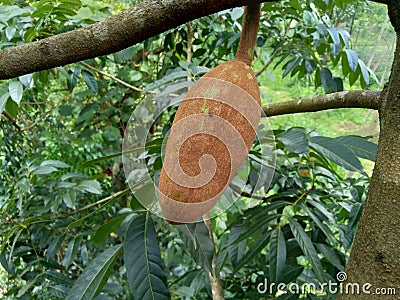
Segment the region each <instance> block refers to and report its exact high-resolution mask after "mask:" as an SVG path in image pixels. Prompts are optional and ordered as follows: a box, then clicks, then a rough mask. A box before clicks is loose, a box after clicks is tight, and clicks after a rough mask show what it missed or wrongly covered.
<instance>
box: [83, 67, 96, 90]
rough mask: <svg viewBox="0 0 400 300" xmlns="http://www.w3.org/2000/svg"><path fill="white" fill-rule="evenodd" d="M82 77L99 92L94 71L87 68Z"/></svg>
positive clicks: (90, 86)
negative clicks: (91, 71)
mask: <svg viewBox="0 0 400 300" xmlns="http://www.w3.org/2000/svg"><path fill="white" fill-rule="evenodd" d="M81 73H82V78H83V80H84V81H85V82H86V85H87V86H88V88H89V89H91V90H92V92H93V93H95V94H97V93H98V90H99V86H98V84H97V80H96V78H95V77H94V76H93V74H92V73H90V72H89V71H86V70H82V72H81Z"/></svg>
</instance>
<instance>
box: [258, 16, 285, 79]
mask: <svg viewBox="0 0 400 300" xmlns="http://www.w3.org/2000/svg"><path fill="white" fill-rule="evenodd" d="M292 21H293V19H291V20H290V21H289V23H288V25H287V26H286V29H285V33H284V35H283V37H282V41H283V42H284V41H285V40H286V38H287V36H288V34H289V30H290V27H291V25H292ZM282 50H283V45H280V46H279V47H278V48H276V49H275V51H274V53H273V54H272V56H271V57H270V59H269V61H268V62H267V63H266V64H265V66H264V67H263V68H262V69H261V70H260V71H258V72H257V73H256V77H258V76H260V75H261V74H262V73H264V72H265V70H266V69H268V68H269V66H270V65H271V64H272V63H273V61H274V60H275V58H276V57H277V56H278V54H279V53H280V52H281V51H282Z"/></svg>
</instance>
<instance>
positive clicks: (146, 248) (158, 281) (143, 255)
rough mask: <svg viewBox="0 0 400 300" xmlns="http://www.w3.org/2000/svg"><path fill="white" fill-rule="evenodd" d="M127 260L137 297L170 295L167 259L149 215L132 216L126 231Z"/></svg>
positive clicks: (131, 282)
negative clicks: (165, 264)
mask: <svg viewBox="0 0 400 300" xmlns="http://www.w3.org/2000/svg"><path fill="white" fill-rule="evenodd" d="M124 260H125V268H126V274H127V277H128V282H129V286H130V288H131V291H132V293H133V295H134V298H135V299H141V300H150V299H151V300H154V299H159V300H162V299H170V295H169V291H168V285H167V279H166V277H165V271H164V263H163V260H162V258H161V253H160V248H159V246H158V241H157V237H156V233H155V231H154V225H153V221H152V219H151V217H150V215H149V214H148V213H147V214H145V215H140V216H136V217H134V218H133V219H132V222H131V223H130V224H129V226H128V229H127V230H126V234H125V244H124Z"/></svg>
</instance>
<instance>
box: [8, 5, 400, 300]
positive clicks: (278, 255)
mask: <svg viewBox="0 0 400 300" xmlns="http://www.w3.org/2000/svg"><path fill="white" fill-rule="evenodd" d="M1 2H2V3H3V4H4V5H2V6H1V7H0V20H1V21H0V30H1V44H0V47H1V48H2V49H3V50H1V51H0V79H2V80H3V81H1V82H0V112H1V113H2V116H3V117H4V118H3V119H2V120H1V132H2V136H1V140H0V147H1V152H0V153H1V154H0V157H1V158H2V165H3V168H2V169H1V171H0V176H1V179H2V182H4V183H5V184H4V185H3V186H1V187H0V193H1V194H0V208H1V214H2V219H1V229H0V230H1V238H0V239H1V248H0V263H1V265H2V266H3V268H4V269H5V271H6V272H7V274H3V275H0V276H3V277H4V279H5V280H4V281H3V282H6V283H5V286H4V287H2V288H4V289H5V290H6V292H5V293H6V296H7V297H9V298H10V299H12V298H13V297H17V298H27V299H30V298H36V299H41V298H43V299H49V298H52V297H53V298H54V297H58V298H62V299H64V298H68V299H91V298H94V297H97V298H98V299H103V298H105V299H108V298H110V297H111V298H114V299H115V298H118V299H131V298H133V299H136V298H139V299H154V298H157V299H168V298H170V297H174V298H185V299H186V298H207V297H210V296H211V295H213V296H214V298H216V299H217V298H218V297H219V298H222V297H226V298H235V299H254V298H257V297H259V296H260V293H259V291H257V287H258V286H259V284H260V283H263V280H264V279H265V278H267V279H268V281H269V282H273V283H279V282H283V283H287V284H289V283H291V282H296V283H298V284H301V283H305V282H315V283H318V282H319V283H322V282H326V281H327V280H339V281H340V280H341V278H339V279H337V278H336V275H337V274H338V272H339V271H343V270H344V268H345V265H346V257H347V256H348V254H349V251H350V248H351V245H352V242H353V238H354V233H355V228H356V227H357V224H358V221H359V219H360V216H361V211H362V209H361V208H362V206H363V203H364V202H365V201H366V202H367V204H366V206H365V208H364V212H363V217H362V221H361V225H360V227H359V231H358V234H357V239H356V242H355V245H354V247H353V250H352V255H351V259H350V263H349V266H348V270H349V272H348V275H349V279H348V281H349V282H359V283H365V282H369V283H371V284H372V286H373V287H394V288H397V290H399V288H400V287H399V284H398V282H399V277H400V276H399V271H398V270H399V269H400V268H399V264H400V258H399V257H398V251H397V249H398V247H399V246H400V245H399V244H400V241H399V237H398V234H397V231H396V229H397V228H398V227H397V226H398V225H399V224H397V223H398V222H399V221H398V220H399V211H398V210H396V209H393V205H395V204H396V203H397V201H398V199H400V197H399V195H400V191H399V187H400V185H399V182H398V178H399V176H398V171H399V169H398V165H399V164H398V163H399V160H400V155H399V147H400V139H399V132H400V131H399V122H400V121H399V120H400V118H399V116H398V110H397V108H398V107H397V106H398V103H399V101H398V100H399V99H398V95H397V94H398V93H397V87H398V86H399V82H398V80H399V74H398V72H399V66H398V61H399V58H398V51H397V52H396V55H395V57H394V63H393V67H392V71H391V74H390V80H389V83H388V84H387V85H386V86H385V88H384V89H383V91H382V92H380V91H367V90H363V91H346V92H343V90H344V89H345V87H346V88H348V89H349V88H350V87H352V86H354V85H355V84H358V85H360V86H361V88H363V89H367V88H368V87H370V86H372V87H375V88H379V87H380V86H381V85H382V82H383V81H384V80H382V79H378V77H376V76H375V73H374V72H373V70H372V69H374V70H375V71H376V72H379V71H380V70H379V67H378V64H377V62H376V63H375V64H374V59H369V60H367V59H365V61H366V62H367V63H365V62H363V60H361V59H359V55H358V54H357V52H356V51H354V49H357V48H356V45H359V41H360V40H362V37H361V36H362V34H361V33H360V34H358V33H356V39H355V40H354V39H350V33H352V34H353V36H354V32H357V23H358V20H357V19H356V18H355V17H354V16H353V15H352V14H351V13H350V12H353V11H357V10H360V9H361V8H363V7H364V5H365V3H364V2H363V1H351V0H346V1H345V0H341V1H313V2H307V3H306V2H303V1H298V0H294V1H293V0H290V1H280V2H277V1H262V2H267V3H265V4H264V5H263V18H262V23H261V26H260V33H259V38H258V42H257V46H258V47H257V49H256V55H257V57H258V61H257V62H256V65H255V67H256V68H258V69H259V72H258V75H259V78H260V81H261V80H269V79H267V77H268V78H272V77H273V75H272V74H271V72H277V71H274V69H273V68H272V67H275V70H279V71H280V70H281V71H282V75H283V77H286V78H287V77H289V76H288V75H290V77H291V78H292V79H291V80H292V81H291V82H290V83H291V84H292V86H296V87H298V86H299V84H298V83H296V81H300V82H301V85H305V86H313V87H315V88H316V90H317V92H318V93H319V94H328V95H319V96H317V97H311V96H313V94H312V93H311V92H306V90H304V89H303V90H302V93H303V94H306V96H308V97H309V98H308V99H302V100H301V101H300V100H299V99H296V100H295V101H292V102H284V103H278V104H265V106H264V111H265V112H266V114H267V115H268V116H273V115H280V114H292V113H298V112H316V111H320V110H324V109H332V108H343V107H357V108H368V109H375V110H378V111H379V114H380V124H381V133H380V138H379V148H378V149H377V148H376V146H375V145H374V144H372V143H371V142H368V141H367V140H366V139H365V138H360V137H354V136H342V137H335V138H328V137H323V136H318V135H317V134H316V133H315V132H313V131H310V130H307V129H303V128H284V127H281V128H274V135H275V136H276V144H275V148H276V151H275V153H276V167H275V171H276V176H274V178H271V185H270V188H269V187H266V186H265V187H264V186H261V187H260V186H257V184H256V182H257V179H258V178H260V176H263V175H265V174H263V173H260V170H262V164H263V163H265V161H267V162H273V160H271V161H269V160H268V159H269V158H266V157H264V156H263V153H262V151H261V149H262V141H260V140H256V142H255V143H254V145H253V149H252V151H251V154H250V156H249V158H248V162H247V164H245V165H244V167H243V169H242V170H241V172H239V174H238V176H237V178H235V180H234V182H233V184H232V185H231V188H230V189H228V192H227V194H226V195H225V196H224V197H233V198H234V197H236V196H238V195H240V197H241V199H242V200H241V201H238V202H236V203H235V205H234V206H232V207H231V208H230V209H229V210H227V211H226V212H224V213H223V214H221V215H220V216H218V217H217V218H215V219H212V221H211V223H207V222H206V223H197V224H191V225H185V226H177V227H170V226H167V225H166V222H165V221H163V220H161V219H158V218H155V217H152V216H151V215H150V214H149V213H147V212H146V211H145V210H144V209H143V207H142V206H141V204H140V203H139V202H138V201H137V199H136V197H135V196H134V195H132V194H131V192H130V189H129V188H128V187H127V182H126V180H125V176H124V173H123V170H122V165H121V163H122V160H121V153H120V149H121V143H122V134H123V133H124V131H125V128H126V126H127V125H128V121H129V117H130V115H131V114H132V112H133V111H135V112H136V117H138V118H139V117H140V118H142V119H143V122H145V123H146V124H147V123H149V125H151V126H150V128H151V130H150V135H148V136H147V138H148V142H147V143H146V146H145V149H142V150H141V151H142V152H143V156H144V157H145V158H146V160H145V164H144V165H143V164H142V165H138V167H137V168H136V170H139V171H140V170H144V169H146V170H148V171H149V173H150V175H151V176H154V177H157V174H158V173H159V170H160V168H161V163H162V160H161V153H162V151H161V149H162V140H163V138H164V136H165V134H166V132H167V131H168V130H169V128H170V125H171V122H172V120H173V117H174V113H175V110H176V106H175V105H170V106H169V108H168V109H167V110H165V111H164V112H163V114H162V115H160V116H158V117H157V118H155V117H156V116H154V115H153V114H152V113H153V112H154V111H155V108H154V107H157V106H158V105H165V104H166V103H170V104H174V103H175V104H176V103H177V101H179V99H181V98H182V97H183V95H184V93H185V92H186V90H187V88H188V87H189V86H190V85H191V84H192V82H193V80H196V78H198V77H199V76H201V75H202V74H204V73H205V72H206V71H207V70H208V69H209V68H211V67H213V66H215V65H216V64H217V63H219V62H220V61H224V60H227V59H229V58H231V57H232V55H233V53H234V52H235V49H236V47H237V43H238V39H239V36H240V23H241V22H240V21H241V16H242V12H243V11H242V9H241V8H238V7H239V6H243V5H246V4H247V1H244V0H242V1H239V0H223V1H218V3H217V2H215V1H190V0H186V1H167V2H166V1H157V2H154V1H152V2H146V1H144V2H141V1H135V3H134V4H135V6H134V7H132V8H127V4H124V3H122V2H121V3H119V2H110V3H108V2H106V1H105V2H98V1H96V2H92V1H88V0H87V1H79V0H72V1H71V0H68V1H67V0H65V1H58V2H48V1H40V2H31V1H27V2H16V1H12V0H7V1H1ZM136 2H138V3H136ZM375 2H379V3H383V4H386V5H387V7H388V9H389V10H388V11H389V14H388V15H389V17H390V18H389V20H390V21H391V23H392V25H393V27H394V29H395V31H396V32H398V31H399V24H398V22H399V21H398V20H400V19H399V4H398V3H397V1H389V0H387V1H384V0H382V1H375ZM234 7H236V8H234ZM373 7H374V9H376V10H379V9H381V7H380V6H373ZM225 9H231V10H228V11H224V10H225ZM219 11H222V12H219ZM218 12H219V13H218ZM114 13H116V14H114ZM364 14H368V13H367V12H364ZM206 15H209V16H207V17H205V16H206ZM200 17H203V18H200ZM197 18H199V19H197ZM165 20H168V21H167V22H166V21H165ZM361 20H362V18H361ZM348 21H350V22H348ZM342 25H345V26H344V28H341V26H342ZM381 25H382V27H381V28H379V30H377V36H376V41H377V44H379V43H380V41H382V40H384V37H385V35H386V34H389V32H390V31H388V30H387V28H385V27H386V26H384V25H385V22H383V24H381ZM387 26H389V25H387ZM360 32H361V31H360ZM47 36H50V37H47ZM352 41H353V45H354V47H355V48H353V47H352ZM396 41H397V43H396V46H397V47H398V41H399V39H397V40H396ZM388 42H389V45H390V44H391V42H390V41H388ZM393 45H394V43H393ZM127 47H128V48H127ZM389 48H390V47H389ZM357 50H358V49H357ZM380 51H382V50H379V49H378V48H375V50H372V51H371V52H372V54H371V57H372V58H373V57H376V54H374V52H375V53H378V52H380ZM359 54H360V57H362V56H361V55H362V52H359ZM96 57H98V58H96ZM95 58H96V59H95ZM365 58H366V57H365ZM83 60H85V61H83ZM78 61H81V62H79V63H76V64H72V65H68V66H65V65H67V64H69V63H75V62H78ZM387 64H388V62H386V64H385V65H386V66H387ZM371 65H372V66H371ZM63 66H64V67H63ZM375 66H376V67H375ZM50 68H54V69H51V70H48V69H50ZM385 69H386V70H388V68H387V67H383V70H381V71H380V75H381V76H380V77H381V78H385V73H386V72H387V71H385ZM256 70H257V69H256ZM346 78H348V83H347V81H345V80H344V79H346ZM371 78H372V80H371ZM82 79H83V80H82ZM268 92H270V93H271V91H264V97H265V98H268V96H269V95H268ZM330 93H333V94H330ZM138 108H139V109H140V111H138V110H136V109H138ZM266 132H267V133H268V132H269V131H268V130H266ZM138 151H140V150H138ZM376 153H377V156H376V157H377V160H376V164H375V167H374V173H373V176H372V182H371V186H370V188H369V190H368V197H367V200H366V191H367V188H368V186H369V179H368V176H367V174H366V170H365V168H364V167H363V164H361V162H360V160H359V158H360V157H361V158H363V159H367V160H371V161H374V160H375V154H376ZM345 170H347V171H351V172H354V173H357V174H358V175H357V176H355V177H348V176H346V171H345ZM367 171H368V170H367ZM137 174H139V175H140V172H137V173H135V174H132V173H131V174H128V178H130V177H132V176H134V175H135V176H139V175H137ZM139 179H141V178H140V176H139ZM148 187H149V185H138V186H137V187H135V189H136V193H139V194H135V195H136V196H137V195H140V193H141V195H146V194H148V193H149V189H148ZM238 187H239V188H238ZM99 195H102V197H101V199H100V200H99V199H98V197H99ZM255 204H257V205H255ZM122 254H124V255H122ZM198 266H200V267H201V268H199V267H198ZM166 271H167V273H168V276H167V275H166V274H167V273H166ZM210 280H211V282H212V284H211V285H210V284H209V281H210ZM383 285H385V286H383ZM128 286H129V288H128ZM222 288H223V289H222ZM128 290H129V291H130V292H129V293H127V291H128ZM222 291H223V292H224V293H222ZM266 292H267V293H268V294H269V296H271V297H279V298H282V299H285V298H288V295H282V294H280V293H279V292H278V291H277V290H275V289H272V290H271V291H266ZM290 296H292V297H293V298H298V297H308V298H315V297H322V298H324V299H327V297H329V296H332V297H334V295H327V294H319V293H316V295H312V294H307V295H306V294H305V293H303V294H302V295H290ZM107 297H108V298H107ZM346 297H349V298H351V299H353V298H354V297H355V296H354V295H348V296H346V295H341V299H346ZM359 297H364V295H360V296H359ZM368 297H374V296H370V295H368ZM375 297H378V296H377V295H375ZM372 299H373V298H372Z"/></svg>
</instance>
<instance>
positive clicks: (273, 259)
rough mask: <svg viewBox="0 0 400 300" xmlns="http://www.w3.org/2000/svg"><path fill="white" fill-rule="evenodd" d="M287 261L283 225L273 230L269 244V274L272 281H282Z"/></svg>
mask: <svg viewBox="0 0 400 300" xmlns="http://www.w3.org/2000/svg"><path fill="white" fill-rule="evenodd" d="M285 263H286V241H285V236H284V235H283V231H282V229H281V227H280V226H279V227H277V228H275V229H274V230H273V232H272V235H271V242H270V245H269V276H270V280H271V281H272V282H275V283H278V282H281V280H282V278H283V274H284V270H285Z"/></svg>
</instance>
